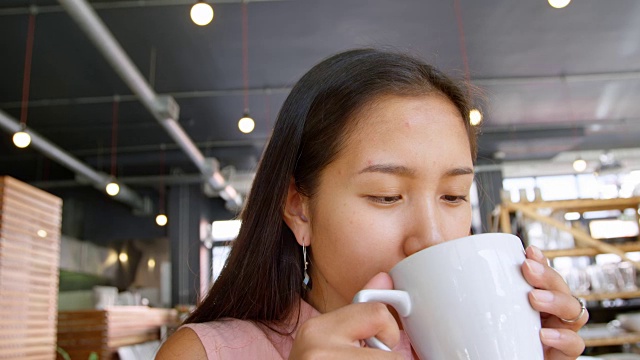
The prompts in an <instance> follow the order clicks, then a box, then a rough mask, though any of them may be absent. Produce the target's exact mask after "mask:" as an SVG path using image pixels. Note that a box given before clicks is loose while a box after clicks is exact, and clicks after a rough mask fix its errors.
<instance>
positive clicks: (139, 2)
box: [0, 0, 291, 16]
mask: <svg viewBox="0 0 640 360" xmlns="http://www.w3.org/2000/svg"><path fill="white" fill-rule="evenodd" d="M195 1H196V0H132V1H112V2H109V1H101V2H91V6H92V7H93V8H94V9H96V10H110V9H131V8H140V7H159V6H185V5H188V6H191V5H193V4H194V3H195ZM281 1H291V0H207V3H209V4H212V5H216V4H240V3H242V2H247V3H250V2H254V3H255V2H258V3H262V2H281ZM63 11H65V10H64V7H63V6H59V5H44V6H38V5H30V6H17V7H10V8H0V16H9V15H27V14H46V13H58V12H63Z"/></svg>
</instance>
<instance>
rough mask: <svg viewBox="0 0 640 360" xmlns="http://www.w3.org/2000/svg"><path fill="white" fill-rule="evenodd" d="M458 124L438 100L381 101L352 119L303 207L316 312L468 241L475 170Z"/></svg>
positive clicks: (448, 106)
mask: <svg viewBox="0 0 640 360" xmlns="http://www.w3.org/2000/svg"><path fill="white" fill-rule="evenodd" d="M462 121H463V120H462V118H461V116H460V113H459V111H458V110H457V109H456V107H455V106H454V105H453V104H452V103H451V102H450V101H449V100H448V99H446V98H445V97H443V96H440V95H424V96H419V97H398V96H386V97H382V98H380V99H378V100H377V101H374V102H373V104H371V105H369V106H367V107H365V109H363V110H361V111H360V112H359V113H358V114H356V125H355V129H354V131H352V132H351V135H350V137H349V139H348V141H347V143H346V145H345V147H344V148H343V149H342V151H341V152H340V154H339V155H338V157H337V159H336V160H335V161H334V162H332V163H331V164H330V165H328V166H327V167H326V168H325V169H324V170H323V172H322V175H321V178H320V182H319V188H318V191H317V193H316V195H315V196H314V198H313V199H312V201H311V203H310V204H309V206H308V209H309V212H310V214H309V215H311V216H310V239H309V243H310V246H311V249H312V250H313V258H312V259H311V276H312V279H313V290H312V291H311V293H310V294H309V295H310V301H311V302H312V304H313V305H314V306H316V307H317V308H318V310H320V311H321V312H327V311H331V310H333V309H335V308H338V307H340V306H344V305H346V304H348V303H350V302H351V299H352V298H353V296H354V295H355V293H356V292H358V291H359V290H361V289H362V287H363V286H364V285H365V284H366V283H367V281H368V280H369V279H371V278H372V277H373V276H374V275H376V274H377V273H379V272H382V271H384V272H388V271H389V270H390V269H391V268H392V267H393V266H394V265H395V264H396V263H398V262H399V261H400V260H402V259H404V258H405V257H407V256H409V255H411V254H413V253H415V252H417V251H420V250H422V249H424V248H427V247H429V246H432V245H435V244H438V243H441V242H444V241H448V240H452V239H456V238H459V237H463V236H466V235H468V234H469V229H470V226H471V204H470V202H469V189H470V188H471V183H472V181H473V163H472V159H471V151H470V148H469V140H468V137H467V133H466V131H465V128H464V125H463V123H462Z"/></svg>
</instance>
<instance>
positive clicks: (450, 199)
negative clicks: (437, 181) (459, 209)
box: [442, 195, 467, 204]
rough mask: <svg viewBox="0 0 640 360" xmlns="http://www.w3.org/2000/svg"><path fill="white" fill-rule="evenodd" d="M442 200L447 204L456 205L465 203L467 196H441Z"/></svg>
mask: <svg viewBox="0 0 640 360" xmlns="http://www.w3.org/2000/svg"><path fill="white" fill-rule="evenodd" d="M442 200H444V201H446V202H448V203H452V204H458V203H461V202H466V201H467V196H466V195H443V196H442Z"/></svg>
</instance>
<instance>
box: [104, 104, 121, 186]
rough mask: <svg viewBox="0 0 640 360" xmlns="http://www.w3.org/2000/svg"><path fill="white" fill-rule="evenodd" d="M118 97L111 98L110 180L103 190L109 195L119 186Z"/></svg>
mask: <svg viewBox="0 0 640 360" xmlns="http://www.w3.org/2000/svg"><path fill="white" fill-rule="evenodd" d="M119 103H120V101H119V99H118V97H117V96H116V97H115V98H114V99H113V112H112V121H111V182H109V183H108V184H107V186H106V188H105V191H106V192H107V194H108V195H110V196H116V195H118V193H119V192H120V186H119V185H118V183H116V181H115V178H116V160H117V153H116V151H117V145H118V110H119V109H118V108H119Z"/></svg>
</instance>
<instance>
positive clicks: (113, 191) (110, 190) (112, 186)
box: [105, 182, 120, 196]
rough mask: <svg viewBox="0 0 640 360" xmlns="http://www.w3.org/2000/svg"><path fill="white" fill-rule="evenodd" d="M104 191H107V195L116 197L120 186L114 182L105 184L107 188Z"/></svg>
mask: <svg viewBox="0 0 640 360" xmlns="http://www.w3.org/2000/svg"><path fill="white" fill-rule="evenodd" d="M105 190H106V191H107V194H109V195H111V196H116V195H118V193H119V192H120V186H119V185H118V184H116V183H115V182H110V183H108V184H107V187H106V188H105Z"/></svg>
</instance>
